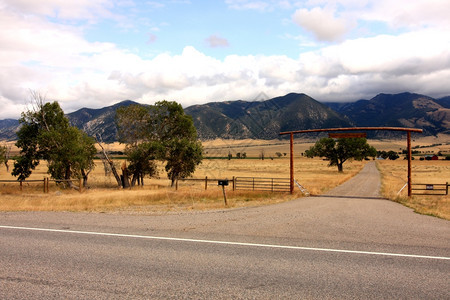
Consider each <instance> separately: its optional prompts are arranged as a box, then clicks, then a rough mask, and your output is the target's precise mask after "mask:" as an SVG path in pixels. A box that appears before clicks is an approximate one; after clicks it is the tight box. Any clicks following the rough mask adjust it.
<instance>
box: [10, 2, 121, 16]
mask: <svg viewBox="0 0 450 300" xmlns="http://www.w3.org/2000/svg"><path fill="white" fill-rule="evenodd" d="M3 3H4V4H5V6H6V8H7V9H8V10H10V11H15V12H20V13H23V14H32V15H42V16H48V17H54V18H59V19H72V20H80V19H83V20H87V19H90V20H94V19H96V18H98V17H114V14H113V13H111V10H110V8H112V7H113V6H114V4H113V3H114V2H113V1H111V0H64V1H61V0H39V1H35V0H3Z"/></svg>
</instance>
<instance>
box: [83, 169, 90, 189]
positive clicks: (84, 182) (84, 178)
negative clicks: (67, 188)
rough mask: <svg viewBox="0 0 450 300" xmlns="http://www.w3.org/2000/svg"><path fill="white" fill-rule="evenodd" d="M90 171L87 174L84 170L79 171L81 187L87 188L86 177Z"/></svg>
mask: <svg viewBox="0 0 450 300" xmlns="http://www.w3.org/2000/svg"><path fill="white" fill-rule="evenodd" d="M90 172H91V171H89V172H87V173H86V171H84V169H81V176H83V187H86V186H87V181H88V176H89V173H90Z"/></svg>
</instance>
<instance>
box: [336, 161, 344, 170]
mask: <svg viewBox="0 0 450 300" xmlns="http://www.w3.org/2000/svg"><path fill="white" fill-rule="evenodd" d="M342 165H343V164H342V163H338V164H337V167H338V172H343V171H344V168H343V166H342Z"/></svg>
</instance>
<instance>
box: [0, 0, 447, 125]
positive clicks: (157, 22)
mask: <svg viewBox="0 0 450 300" xmlns="http://www.w3.org/2000/svg"><path fill="white" fill-rule="evenodd" d="M449 16H450V1H448V0H395V1H394V0H331V1H325V0H309V1H290V0H285V1H271V0H223V1H219V0H217V1H216V0H203V1H200V0H197V1H196V0H172V1H171V0H167V1H158V0H153V1H152V0H39V1H36V0H0V107H1V109H0V119H5V118H17V117H19V115H20V112H21V111H23V110H24V107H25V106H26V105H27V104H29V103H30V91H37V92H39V93H40V94H42V95H44V96H45V97H46V98H47V99H48V100H52V101H53V100H58V101H59V102H60V104H61V106H62V107H63V109H64V111H65V112H71V111H74V110H76V109H79V108H81V107H90V108H100V107H104V106H106V105H111V104H113V103H116V102H118V101H121V100H124V99H131V100H135V101H137V102H140V103H149V104H151V103H154V102H155V101H158V100H164V99H165V100H175V101H178V102H180V103H181V104H182V105H183V106H185V107H186V106H189V105H192V104H199V103H205V102H211V101H224V100H237V99H244V100H252V99H255V98H256V97H257V95H258V94H260V93H261V92H263V93H265V94H266V95H267V96H269V97H275V96H281V95H284V94H287V93H290V92H302V93H306V94H308V95H309V96H311V97H313V98H315V99H316V100H319V101H353V100H358V99H361V98H365V99H370V98H372V97H373V96H375V95H376V94H378V93H381V92H383V93H397V92H403V91H410V92H416V93H422V94H427V95H429V96H433V97H442V96H447V95H450V18H449Z"/></svg>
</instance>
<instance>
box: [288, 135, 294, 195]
mask: <svg viewBox="0 0 450 300" xmlns="http://www.w3.org/2000/svg"><path fill="white" fill-rule="evenodd" d="M289 187H290V192H291V194H293V193H294V133H292V132H291V135H290V185H289Z"/></svg>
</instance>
